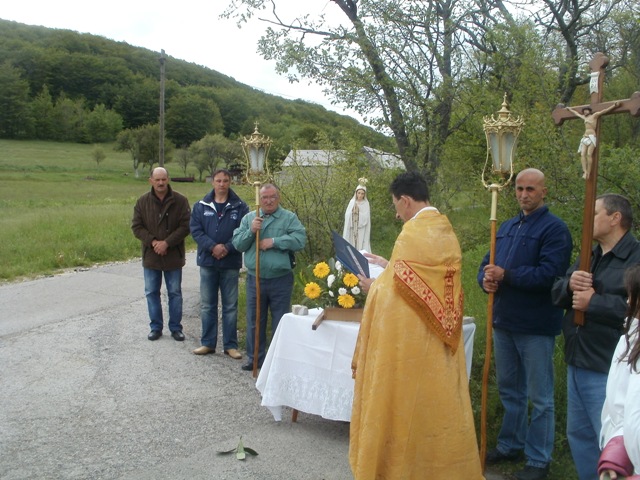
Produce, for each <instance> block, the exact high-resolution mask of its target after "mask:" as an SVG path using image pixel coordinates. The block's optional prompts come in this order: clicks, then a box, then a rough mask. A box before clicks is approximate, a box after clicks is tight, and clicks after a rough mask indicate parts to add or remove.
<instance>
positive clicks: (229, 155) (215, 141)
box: [189, 134, 240, 180]
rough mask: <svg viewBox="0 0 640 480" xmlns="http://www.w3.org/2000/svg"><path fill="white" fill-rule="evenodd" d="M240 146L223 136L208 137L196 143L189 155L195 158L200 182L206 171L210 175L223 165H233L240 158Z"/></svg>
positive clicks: (190, 148) (190, 149)
mask: <svg viewBox="0 0 640 480" xmlns="http://www.w3.org/2000/svg"><path fill="white" fill-rule="evenodd" d="M239 149H240V145H239V143H238V142H232V141H231V140H229V139H228V138H226V137H224V136H223V135H221V134H216V135H206V136H205V137H204V138H202V139H200V140H198V141H197V142H194V143H193V144H192V145H191V147H189V154H190V155H191V156H192V157H193V158H194V164H195V166H196V169H197V170H198V173H199V174H200V180H202V174H203V173H204V172H205V171H206V172H207V173H208V174H209V175H212V174H213V172H214V171H215V170H216V169H217V168H218V167H219V166H220V165H221V164H222V163H224V164H225V165H227V166H228V165H231V164H233V163H235V162H234V161H235V159H237V158H238V153H239Z"/></svg>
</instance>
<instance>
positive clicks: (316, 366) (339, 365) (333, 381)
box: [256, 309, 476, 421]
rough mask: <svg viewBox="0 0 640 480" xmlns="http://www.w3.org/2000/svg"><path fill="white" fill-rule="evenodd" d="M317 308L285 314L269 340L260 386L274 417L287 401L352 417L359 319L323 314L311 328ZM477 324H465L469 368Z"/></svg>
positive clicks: (324, 414) (306, 408) (334, 416)
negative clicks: (306, 312)
mask: <svg viewBox="0 0 640 480" xmlns="http://www.w3.org/2000/svg"><path fill="white" fill-rule="evenodd" d="M319 313H320V310H319V309H313V310H310V311H309V315H306V316H300V315H294V314H292V313H288V314H286V315H285V316H283V317H282V319H281V320H280V323H279V325H278V329H277V330H276V333H275V335H274V336H273V339H272V340H271V345H270V346H269V350H268V351H267V356H266V358H265V361H264V364H263V365H262V369H261V370H260V375H258V380H257V382H256V388H257V389H258V390H259V391H260V393H261V394H262V405H263V406H265V407H267V408H268V409H269V410H270V411H271V413H272V414H273V418H274V419H275V420H276V421H280V420H282V406H283V405H284V406H287V407H291V408H294V409H296V410H299V411H301V412H306V413H312V414H315V415H320V416H322V417H323V418H327V419H329V420H343V421H349V420H350V419H351V406H352V403H353V387H354V380H353V379H352V378H351V360H352V358H353V351H354V349H355V345H356V339H357V337H358V330H359V329H360V324H359V323H355V322H339V321H332V320H324V321H323V322H322V323H321V324H320V326H319V327H318V328H317V330H312V329H311V325H312V324H313V321H314V320H315V319H316V317H317V316H318V314H319ZM475 329H476V326H475V323H472V322H467V323H465V324H464V325H463V334H464V349H465V354H466V356H467V374H469V372H470V371H471V357H472V355H473V337H474V334H475Z"/></svg>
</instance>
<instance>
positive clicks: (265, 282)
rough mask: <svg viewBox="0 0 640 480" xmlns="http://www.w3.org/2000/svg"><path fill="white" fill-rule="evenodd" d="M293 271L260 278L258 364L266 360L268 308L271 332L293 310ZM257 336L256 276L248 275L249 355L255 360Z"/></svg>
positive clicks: (250, 361)
mask: <svg viewBox="0 0 640 480" xmlns="http://www.w3.org/2000/svg"><path fill="white" fill-rule="evenodd" d="M292 292H293V273H288V274H286V275H284V276H282V277H278V278H261V279H260V338H259V339H258V342H259V343H258V344H259V347H258V366H262V362H264V357H265V352H266V344H267V308H269V309H270V310H271V333H272V335H273V334H274V333H275V332H276V329H277V328H278V323H279V322H280V319H281V318H282V316H283V315H284V314H285V313H288V312H290V311H291V293H292ZM255 337H256V277H254V276H253V275H247V357H248V359H249V363H252V362H253V354H254V350H255Z"/></svg>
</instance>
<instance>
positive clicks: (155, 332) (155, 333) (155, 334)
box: [147, 330, 162, 340]
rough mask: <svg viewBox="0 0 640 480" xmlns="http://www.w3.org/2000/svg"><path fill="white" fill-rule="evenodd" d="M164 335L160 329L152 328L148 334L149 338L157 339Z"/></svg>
mask: <svg viewBox="0 0 640 480" xmlns="http://www.w3.org/2000/svg"><path fill="white" fill-rule="evenodd" d="M161 336H162V332H161V331H160V330H151V332H149V335H147V338H148V339H149V340H157V339H159V338H160V337H161Z"/></svg>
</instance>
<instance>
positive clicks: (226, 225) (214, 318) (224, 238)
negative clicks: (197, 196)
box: [190, 169, 249, 359]
mask: <svg viewBox="0 0 640 480" xmlns="http://www.w3.org/2000/svg"><path fill="white" fill-rule="evenodd" d="M212 178H213V179H212V182H211V183H212V185H213V190H212V191H211V192H209V193H208V194H207V195H206V196H205V197H204V198H203V199H202V200H200V201H199V202H197V203H196V204H195V205H194V206H193V209H192V213H191V222H190V228H191V236H192V237H193V239H194V240H195V241H196V243H197V244H198V258H197V263H198V266H199V267H200V303H201V312H200V317H201V320H202V337H201V340H200V341H201V343H202V346H201V347H198V348H196V349H195V350H194V351H193V353H195V354H196V355H206V354H208V353H215V351H216V344H217V342H218V290H220V299H221V301H222V343H223V347H224V353H226V354H227V355H229V356H230V357H231V358H235V359H241V358H242V354H241V353H240V352H239V351H238V278H239V274H240V267H242V253H240V252H239V251H238V250H236V248H235V247H234V246H233V244H232V243H231V237H233V231H234V230H235V229H236V228H237V227H239V226H240V220H242V217H244V216H245V215H246V214H247V213H248V212H249V207H248V206H247V204H246V203H245V202H243V201H242V200H241V199H240V197H238V195H236V194H235V192H234V191H233V190H232V189H231V188H230V186H231V174H230V173H229V172H228V171H227V170H222V169H221V170H216V171H215V172H214V173H213V177H212Z"/></svg>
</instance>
